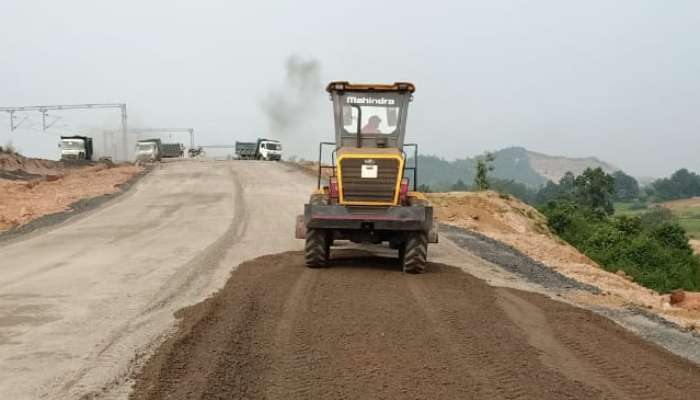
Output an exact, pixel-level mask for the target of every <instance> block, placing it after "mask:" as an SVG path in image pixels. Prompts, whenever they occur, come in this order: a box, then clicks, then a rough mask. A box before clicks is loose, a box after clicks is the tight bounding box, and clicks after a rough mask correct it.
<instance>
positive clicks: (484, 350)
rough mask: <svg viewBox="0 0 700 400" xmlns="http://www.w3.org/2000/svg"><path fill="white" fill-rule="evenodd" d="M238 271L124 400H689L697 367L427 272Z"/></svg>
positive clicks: (517, 297) (585, 317)
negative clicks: (130, 399)
mask: <svg viewBox="0 0 700 400" xmlns="http://www.w3.org/2000/svg"><path fill="white" fill-rule="evenodd" d="M332 257H333V260H332V262H331V266H330V268H327V269H309V268H306V267H305V266H304V262H303V255H302V253H300V252H287V253H281V254H276V255H269V256H264V257H260V258H257V259H254V260H251V261H249V262H246V263H243V264H242V265H240V266H239V267H238V269H237V270H236V271H235V272H234V273H233V274H232V276H231V278H230V279H229V281H228V282H227V284H226V286H225V287H224V288H223V289H222V290H221V291H220V292H218V293H217V294H216V295H214V296H213V297H211V298H209V299H207V300H205V301H204V302H202V303H199V304H197V305H194V306H192V307H188V308H186V309H184V310H182V311H181V312H180V313H179V314H178V315H179V316H180V318H181V321H180V324H179V330H178V333H177V334H175V335H174V336H173V337H171V338H170V339H168V340H167V341H166V342H165V343H164V344H163V345H162V346H161V347H160V348H159V349H158V350H157V352H156V353H155V355H154V356H153V357H152V358H151V359H150V360H149V361H148V363H147V364H146V366H145V368H144V369H143V370H142V371H141V373H140V374H139V375H138V376H137V380H136V384H135V391H134V393H133V394H132V396H131V398H132V399H134V400H159V399H258V398H265V399H312V398H345V399H367V398H373V399H397V398H413V399H437V398H444V399H457V398H463V399H489V400H491V399H586V400H590V399H610V398H616V399H650V400H651V399H654V400H658V399H666V398H673V399H695V398H696V395H697V393H700V367H698V366H696V365H694V364H692V363H690V362H688V361H686V360H683V359H681V358H680V357H677V356H674V355H672V354H671V353H669V352H667V351H665V350H663V349H661V348H659V347H657V346H654V345H652V344H650V343H649V342H646V341H644V340H642V339H640V338H639V337H637V336H635V335H633V334H632V333H630V332H628V331H627V330H625V329H623V328H622V327H620V326H618V325H616V324H615V323H613V322H611V321H610V320H609V319H607V318H604V317H601V316H599V315H596V314H594V313H592V312H590V311H587V310H583V309H580V308H576V307H573V306H570V305H567V304H565V303H561V302H557V301H553V300H550V299H549V298H547V297H545V296H542V295H539V294H533V293H527V292H523V291H519V290H514V289H506V288H495V287H492V286H490V285H488V284H486V283H485V282H484V281H482V280H480V279H477V278H474V277H473V276H471V275H469V274H466V273H464V272H463V271H462V270H460V269H458V268H454V267H449V266H446V265H442V264H436V263H431V264H429V266H428V270H427V273H426V274H423V275H409V274H404V273H402V272H401V271H400V268H399V266H398V264H397V262H396V260H395V258H393V257H392V258H383V257H376V256H373V255H370V254H369V253H367V252H362V251H358V250H337V249H334V250H333V255H332Z"/></svg>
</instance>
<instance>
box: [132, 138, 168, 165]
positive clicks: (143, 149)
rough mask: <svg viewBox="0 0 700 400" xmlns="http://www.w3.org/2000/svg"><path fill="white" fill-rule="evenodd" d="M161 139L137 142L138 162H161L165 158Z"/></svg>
mask: <svg viewBox="0 0 700 400" xmlns="http://www.w3.org/2000/svg"><path fill="white" fill-rule="evenodd" d="M161 147H162V143H161V140H160V139H143V140H139V141H138V142H136V161H145V162H154V161H160V160H161V158H162V156H163V151H162V149H161Z"/></svg>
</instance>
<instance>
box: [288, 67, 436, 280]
mask: <svg viewBox="0 0 700 400" xmlns="http://www.w3.org/2000/svg"><path fill="white" fill-rule="evenodd" d="M326 90H327V91H328V93H330V97H331V101H332V103H333V113H334V117H335V118H334V121H335V142H322V143H321V144H320V146H319V169H318V188H317V190H316V191H315V192H314V193H312V194H311V197H310V199H309V203H308V204H306V205H304V214H303V215H300V216H299V217H297V224H296V235H295V236H296V237H297V238H298V239H305V240H306V245H305V261H306V265H307V266H308V267H311V268H319V267H325V266H327V264H328V260H329V257H330V250H331V246H332V245H333V243H334V241H336V240H350V241H352V242H355V243H373V244H379V243H388V244H389V246H390V247H391V248H392V249H396V250H398V258H399V263H400V264H401V266H402V268H403V271H404V272H409V273H422V272H424V270H425V265H426V259H427V254H428V243H429V242H430V243H437V240H438V235H437V223H436V221H434V218H433V207H432V206H431V205H430V203H429V202H428V200H427V199H426V197H425V196H424V195H423V194H422V193H418V192H416V191H415V190H416V186H417V182H418V181H417V172H418V171H417V160H418V159H417V146H416V145H415V144H405V143H404V137H405V133H406V116H407V113H408V104H409V103H410V102H411V100H412V99H413V92H414V91H415V86H414V85H413V84H412V83H408V82H396V83H394V84H351V83H348V82H339V81H338V82H331V83H329V84H328V86H327V88H326ZM324 146H332V148H333V149H332V152H331V159H332V161H331V164H330V165H324V164H323V162H322V161H323V160H322V158H323V149H324ZM408 148H412V149H413V150H414V151H413V158H412V160H411V161H412V164H413V166H407V161H408V160H407V156H406V152H405V151H404V149H408ZM324 171H325V172H327V173H326V174H324V173H323V172H324ZM409 176H410V177H412V178H413V179H412V182H411V180H409ZM322 183H324V184H323V185H322ZM411 183H413V191H410V190H409V188H410V184H411Z"/></svg>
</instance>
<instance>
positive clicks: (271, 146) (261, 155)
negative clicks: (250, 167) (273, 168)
mask: <svg viewBox="0 0 700 400" xmlns="http://www.w3.org/2000/svg"><path fill="white" fill-rule="evenodd" d="M258 159H260V160H266V161H279V160H281V159H282V144H280V142H279V141H278V140H271V139H262V140H260V141H259V142H258Z"/></svg>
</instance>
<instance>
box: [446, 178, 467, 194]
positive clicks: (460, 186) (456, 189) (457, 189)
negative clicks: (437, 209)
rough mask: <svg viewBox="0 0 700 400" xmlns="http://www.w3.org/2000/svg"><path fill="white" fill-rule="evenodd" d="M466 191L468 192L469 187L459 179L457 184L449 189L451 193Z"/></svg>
mask: <svg viewBox="0 0 700 400" xmlns="http://www.w3.org/2000/svg"><path fill="white" fill-rule="evenodd" d="M467 190H469V187H468V186H467V184H466V183H464V181H462V180H461V179H457V182H456V183H455V184H454V185H452V186H451V187H450V191H453V192H464V191H467Z"/></svg>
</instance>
